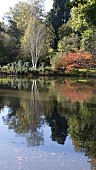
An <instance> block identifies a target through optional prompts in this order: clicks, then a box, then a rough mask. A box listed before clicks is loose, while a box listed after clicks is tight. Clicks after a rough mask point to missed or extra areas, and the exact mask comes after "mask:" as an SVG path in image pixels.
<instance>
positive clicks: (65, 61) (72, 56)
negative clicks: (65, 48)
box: [57, 50, 92, 69]
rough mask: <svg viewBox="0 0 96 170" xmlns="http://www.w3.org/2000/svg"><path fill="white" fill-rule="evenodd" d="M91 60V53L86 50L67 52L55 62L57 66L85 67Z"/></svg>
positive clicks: (67, 67)
mask: <svg viewBox="0 0 96 170" xmlns="http://www.w3.org/2000/svg"><path fill="white" fill-rule="evenodd" d="M91 60H92V55H91V54H90V53H89V52H86V51H81V50H79V51H77V52H69V53H68V54H65V55H63V56H62V58H61V60H60V61H59V62H58V64H57V68H59V69H60V68H62V67H64V68H66V69H69V68H72V67H78V68H81V67H82V68H86V67H87V66H88V64H89V63H90V62H91Z"/></svg>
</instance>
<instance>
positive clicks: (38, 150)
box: [0, 78, 96, 170]
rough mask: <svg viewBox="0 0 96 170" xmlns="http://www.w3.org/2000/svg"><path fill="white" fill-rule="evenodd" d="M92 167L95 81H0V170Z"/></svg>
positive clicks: (95, 138)
mask: <svg viewBox="0 0 96 170" xmlns="http://www.w3.org/2000/svg"><path fill="white" fill-rule="evenodd" d="M95 169H96V80H94V79H93V80H83V79H64V78H59V79H58V78H56V79H48V78H45V79H44V78H40V79H33V80H27V79H9V78H7V79H1V80H0V170H95Z"/></svg>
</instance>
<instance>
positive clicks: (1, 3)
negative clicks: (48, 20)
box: [0, 0, 53, 21]
mask: <svg viewBox="0 0 96 170" xmlns="http://www.w3.org/2000/svg"><path fill="white" fill-rule="evenodd" d="M19 1H23V2H24V1H25V0H0V21H1V20H2V17H3V16H4V13H5V12H8V11H9V7H13V6H14V5H15V4H16V3H18V2H19ZM26 1H27V0H26ZM52 4H53V0H46V1H45V11H46V12H48V11H49V10H50V9H51V8H52Z"/></svg>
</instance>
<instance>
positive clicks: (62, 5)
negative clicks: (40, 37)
mask: <svg viewBox="0 0 96 170" xmlns="http://www.w3.org/2000/svg"><path fill="white" fill-rule="evenodd" d="M68 1H69V0H54V1H53V9H51V11H50V12H49V13H48V15H47V18H46V22H47V24H49V25H52V26H53V28H54V30H55V34H56V38H55V40H54V46H53V48H55V49H57V44H58V40H59V38H58V30H59V28H60V27H61V26H62V24H64V23H67V21H68V20H69V18H70V8H69V7H67V6H66V3H67V2H68Z"/></svg>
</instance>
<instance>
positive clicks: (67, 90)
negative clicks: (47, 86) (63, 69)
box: [56, 80, 94, 102]
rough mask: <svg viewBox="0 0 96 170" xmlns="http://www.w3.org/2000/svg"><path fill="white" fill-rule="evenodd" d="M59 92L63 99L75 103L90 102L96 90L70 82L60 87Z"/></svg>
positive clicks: (83, 84)
mask: <svg viewBox="0 0 96 170" xmlns="http://www.w3.org/2000/svg"><path fill="white" fill-rule="evenodd" d="M56 89H57V87H56ZM57 91H59V94H60V95H61V96H62V97H65V98H66V99H67V100H71V101H73V102H76V101H78V102H84V101H88V100H90V99H91V98H92V96H93V94H94V90H93V88H92V87H91V86H90V85H86V84H85V83H80V82H70V81H68V80H66V81H65V83H64V84H61V85H59V86H58V89H57Z"/></svg>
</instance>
